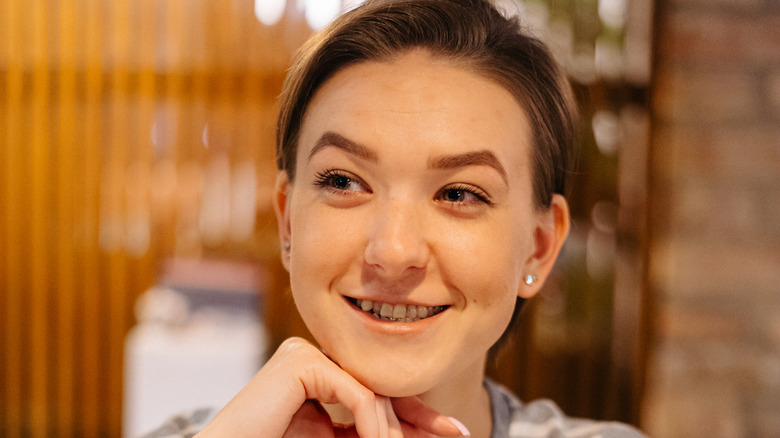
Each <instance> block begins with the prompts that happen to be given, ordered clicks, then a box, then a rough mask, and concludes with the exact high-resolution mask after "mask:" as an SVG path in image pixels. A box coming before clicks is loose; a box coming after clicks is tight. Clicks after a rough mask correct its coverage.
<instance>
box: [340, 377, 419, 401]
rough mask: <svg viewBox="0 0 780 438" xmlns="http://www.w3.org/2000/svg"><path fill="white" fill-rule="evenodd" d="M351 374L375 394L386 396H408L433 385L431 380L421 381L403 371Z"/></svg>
mask: <svg viewBox="0 0 780 438" xmlns="http://www.w3.org/2000/svg"><path fill="white" fill-rule="evenodd" d="M353 376H354V377H355V378H356V379H357V380H358V381H359V382H360V383H362V384H363V385H365V387H366V388H368V389H370V390H371V391H373V392H374V393H376V394H380V395H384V396H386V397H408V396H417V395H420V394H423V393H425V392H427V391H429V390H430V389H431V387H432V386H433V385H432V384H431V382H425V381H421V379H420V378H418V377H412V376H409V375H408V374H407V375H404V373H403V372H397V373H389V375H380V374H379V373H371V375H368V376H363V375H355V374H353Z"/></svg>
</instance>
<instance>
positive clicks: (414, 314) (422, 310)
mask: <svg viewBox="0 0 780 438" xmlns="http://www.w3.org/2000/svg"><path fill="white" fill-rule="evenodd" d="M347 300H348V301H349V302H351V303H352V304H353V305H354V306H355V307H357V308H358V309H360V310H362V311H363V312H365V313H368V314H369V315H371V316H373V317H375V318H378V319H381V320H383V321H394V322H417V321H420V320H423V319H425V318H430V317H432V316H434V315H437V314H439V313H441V312H443V311H444V310H446V309H447V308H448V307H449V306H416V305H414V304H408V305H407V304H388V303H381V302H379V301H372V300H359V299H356V298H347Z"/></svg>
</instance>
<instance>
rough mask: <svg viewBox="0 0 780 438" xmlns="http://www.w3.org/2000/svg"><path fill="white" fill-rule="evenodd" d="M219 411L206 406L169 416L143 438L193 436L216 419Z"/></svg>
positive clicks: (181, 437)
mask: <svg viewBox="0 0 780 438" xmlns="http://www.w3.org/2000/svg"><path fill="white" fill-rule="evenodd" d="M217 411H218V410H217V409H211V408H204V409H197V410H194V411H190V412H185V413H181V414H179V415H176V416H173V417H171V418H169V419H168V420H167V421H166V422H165V423H164V424H163V425H162V426H160V427H159V428H157V429H155V430H153V431H152V432H149V433H147V434H146V435H144V436H143V437H142V438H191V437H193V436H195V434H197V433H198V432H200V431H201V430H203V429H204V428H205V427H206V425H208V424H209V423H210V422H211V420H213V419H214V416H216V415H217Z"/></svg>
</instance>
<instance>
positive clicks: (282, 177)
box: [273, 170, 292, 271]
mask: <svg viewBox="0 0 780 438" xmlns="http://www.w3.org/2000/svg"><path fill="white" fill-rule="evenodd" d="M291 188H292V183H291V182H290V178H289V177H288V176H287V172H285V171H284V170H281V171H279V174H278V175H277V176H276V184H275V185H274V198H273V199H274V200H273V204H274V212H275V213H276V224H277V226H278V227H279V246H280V247H281V248H282V264H283V265H284V268H285V269H287V271H289V270H290V258H289V257H287V255H288V254H289V252H288V251H289V249H288V250H285V249H284V244H285V243H288V244H289V243H290V242H291V240H290V239H291V238H292V233H291V232H290V230H291V229H290V208H289V207H290V194H289V192H290V189H291Z"/></svg>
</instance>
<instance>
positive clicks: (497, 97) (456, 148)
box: [298, 50, 530, 167]
mask: <svg viewBox="0 0 780 438" xmlns="http://www.w3.org/2000/svg"><path fill="white" fill-rule="evenodd" d="M326 131H335V132H338V133H340V134H345V135H347V136H349V137H350V138H352V139H353V140H356V141H359V142H361V143H365V144H368V145H372V144H374V145H377V146H381V145H383V144H392V145H393V150H396V151H400V150H399V149H403V146H405V145H413V146H414V147H416V148H421V147H423V146H424V147H425V148H427V149H428V150H429V152H431V153H453V152H455V153H457V152H468V151H469V150H473V149H485V148H487V149H497V150H496V151H495V152H496V153H497V155H498V156H499V157H502V158H503V160H506V161H509V162H508V163H507V164H508V165H510V167H511V166H512V165H513V164H515V163H514V162H515V161H516V160H518V159H522V160H524V161H525V158H526V157H527V154H528V150H529V144H530V129H529V126H528V121H527V117H526V114H525V112H524V111H523V109H522V107H521V106H520V104H519V103H518V102H517V100H516V99H515V97H514V96H513V95H512V94H511V93H509V92H508V91H507V90H506V89H505V88H504V87H502V86H501V85H499V84H498V83H496V82H494V81H492V80H490V79H487V78H485V77H484V76H481V75H479V74H477V73H475V72H474V71H472V70H470V69H467V68H464V67H462V66H459V65H457V64H456V63H455V62H453V61H452V60H449V59H446V58H439V57H434V56H431V55H429V54H428V53H427V52H425V51H422V50H418V51H412V52H409V53H406V54H403V55H401V56H399V57H397V58H394V59H392V60H388V61H382V62H362V63H359V64H356V65H352V66H349V67H346V68H344V69H342V70H340V71H338V72H337V73H336V74H335V75H333V76H332V77H331V78H330V79H328V80H327V81H326V82H325V83H324V84H323V85H322V86H321V87H320V89H319V90H318V91H317V93H316V94H315V96H314V97H313V99H312V100H311V102H310V104H309V107H308V109H307V111H306V115H305V117H304V121H303V125H302V130H301V138H300V140H301V142H300V143H299V148H300V150H299V151H298V155H299V156H300V155H301V153H304V154H305V153H306V151H305V150H306V149H307V148H310V147H311V145H312V140H313V139H315V138H318V137H319V136H320V135H321V134H322V133H323V132H326ZM380 152H381V150H380Z"/></svg>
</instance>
